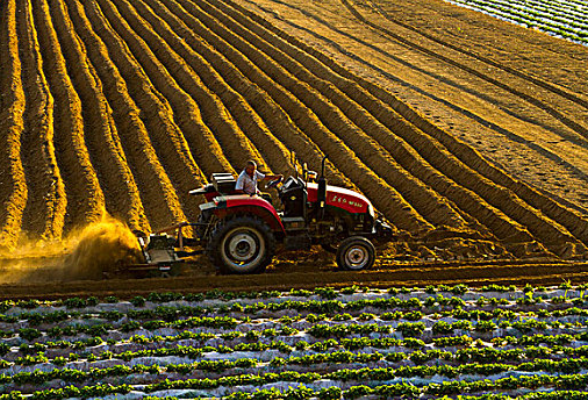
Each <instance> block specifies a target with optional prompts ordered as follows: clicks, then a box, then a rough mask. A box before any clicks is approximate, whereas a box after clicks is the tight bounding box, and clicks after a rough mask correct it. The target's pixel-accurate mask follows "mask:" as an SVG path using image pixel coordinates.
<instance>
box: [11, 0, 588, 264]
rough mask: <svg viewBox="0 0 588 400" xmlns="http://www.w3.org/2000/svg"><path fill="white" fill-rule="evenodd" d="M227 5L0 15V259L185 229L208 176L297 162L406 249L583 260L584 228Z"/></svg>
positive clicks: (378, 92)
mask: <svg viewBox="0 0 588 400" xmlns="http://www.w3.org/2000/svg"><path fill="white" fill-rule="evenodd" d="M279 3H281V2H279ZM240 4H243V3H239V2H235V1H232V0H164V1H157V0H136V1H129V0H113V1H110V0H97V1H94V2H82V1H79V0H65V1H63V2H61V1H59V0H42V1H40V2H38V3H36V2H35V4H34V7H33V4H32V2H31V1H30V0H28V1H24V2H16V1H15V0H10V1H7V2H5V3H3V4H2V6H1V7H2V8H0V10H1V12H2V13H1V15H0V18H1V19H0V23H1V25H0V29H1V31H0V39H1V43H0V46H2V47H1V52H2V55H3V57H1V59H0V68H1V71H2V76H0V90H1V91H2V97H1V98H0V130H1V132H0V141H1V142H0V144H1V146H0V149H1V151H2V152H3V153H2V157H0V168H1V170H2V176H1V177H0V201H1V202H2V207H1V208H0V232H2V233H3V234H2V239H0V245H3V244H5V245H6V244H7V245H13V244H14V243H15V242H16V240H17V238H18V236H19V234H20V230H21V228H22V230H23V231H24V233H23V234H24V235H29V234H30V235H38V236H42V237H43V238H45V239H54V238H60V237H61V236H62V235H63V234H67V233H68V232H69V231H70V230H71V229H72V228H74V226H76V225H82V224H84V223H88V222H92V221H94V220H97V219H98V218H99V217H100V216H101V215H102V214H103V213H104V212H108V213H110V214H113V215H115V216H118V217H121V218H122V219H124V220H125V221H126V222H127V223H128V224H129V225H130V227H131V228H132V229H135V230H140V231H143V232H148V231H150V230H155V229H157V228H161V227H164V226H167V225H170V224H171V223H174V222H180V221H182V220H186V219H188V220H190V221H195V220H196V219H197V214H198V207H197V204H198V202H200V201H201V200H202V199H198V198H194V197H192V196H190V195H189V193H188V192H189V191H190V190H192V189H194V188H196V187H198V186H199V185H201V184H203V183H205V182H206V178H207V177H208V176H210V174H212V173H213V172H223V171H224V172H231V173H237V172H239V171H240V169H241V168H242V167H243V165H244V163H245V161H246V160H247V159H254V160H256V161H257V162H258V163H259V164H261V165H262V166H263V169H265V170H267V171H268V172H275V173H283V174H289V173H291V172H292V171H293V168H294V166H293V165H292V164H291V161H290V152H291V151H294V152H296V153H297V154H298V155H299V156H300V157H301V158H302V161H303V162H308V163H309V165H310V167H311V169H315V170H318V169H319V168H320V161H321V159H322V157H323V156H325V155H326V156H328V158H329V161H328V163H327V174H328V177H329V179H330V182H331V183H332V184H333V183H334V184H339V185H343V186H346V187H349V188H352V189H354V190H357V191H360V192H362V193H363V194H365V195H366V196H368V197H369V198H370V200H371V201H372V202H373V203H374V205H375V207H376V208H377V209H378V210H379V211H381V212H383V213H384V215H385V216H386V217H387V218H388V219H389V220H390V222H391V223H392V224H393V225H394V227H395V228H397V229H399V230H401V231H404V232H408V233H409V234H410V235H412V238H411V239H409V241H412V242H411V243H410V244H411V245H414V246H413V247H418V246H420V244H421V243H422V242H427V241H429V242H430V243H429V245H430V247H434V246H435V244H431V243H433V242H435V243H437V242H439V241H443V240H445V239H450V240H449V241H451V240H453V239H454V242H455V243H457V242H460V243H461V240H462V239H464V240H465V239H473V240H474V241H479V243H485V244H484V245H481V247H484V246H486V244H488V243H494V244H496V246H497V247H499V248H500V249H501V250H502V249H503V248H504V249H506V251H507V252H510V253H511V254H512V255H515V256H529V255H556V256H560V257H564V258H572V257H580V256H582V255H585V254H587V253H588V248H587V247H586V246H587V245H588V224H587V222H588V219H587V218H586V217H585V216H583V215H581V214H580V213H579V212H577V211H575V210H572V209H569V208H566V207H565V206H563V205H561V204H560V203H558V202H556V201H555V200H553V199H552V198H550V197H549V196H548V195H546V194H543V193H541V192H539V191H538V190H536V189H534V188H532V187H531V186H529V185H527V184H525V183H524V182H522V181H520V180H517V179H515V178H514V177H512V176H510V175H509V174H508V173H507V172H505V171H503V170H501V169H499V168H497V167H496V166H495V165H493V164H492V163H490V162H489V161H487V160H486V159H485V158H484V157H483V156H481V155H480V154H479V153H478V152H477V151H476V150H475V149H474V148H473V147H471V146H469V145H467V144H466V143H465V142H462V141H461V140H460V139H459V138H457V137H456V136H454V135H452V134H451V133H449V132H448V131H445V130H444V129H441V128H440V127H438V126H436V125H435V124H434V123H433V122H431V121H430V120H429V119H427V118H426V117H425V116H423V115H421V114H420V113H419V112H417V111H416V110H415V109H414V108H411V107H410V106H409V105H408V104H407V103H405V102H403V101H402V100H400V99H399V98H398V97H396V96H394V95H393V94H392V93H390V92H389V91H387V90H385V89H384V88H383V87H381V86H378V85H377V84H375V83H373V82H372V81H368V80H367V79H364V78H362V77H360V76H358V75H357V74H355V73H354V72H352V70H349V69H346V68H345V67H344V66H342V65H340V64H338V63H337V62H336V61H335V60H334V59H333V58H331V57H330V56H328V55H327V53H326V52H321V51H320V50H319V48H318V47H317V48H313V47H310V46H309V45H307V44H306V43H305V42H303V41H302V40H300V39H299V38H296V37H293V36H291V35H289V34H287V33H286V32H285V31H283V30H280V29H279V28H278V27H276V26H273V25H272V24H271V23H270V22H268V21H267V20H265V19H264V18H263V17H262V16H261V14H257V13H255V12H253V11H251V10H249V9H248V8H247V7H245V6H242V5H240ZM344 5H345V6H346V7H347V8H348V9H349V10H350V11H351V12H352V13H353V15H355V18H356V19H357V18H359V20H360V22H361V23H363V24H368V25H369V21H367V20H366V19H365V18H363V17H362V14H361V13H360V11H358V9H356V8H355V7H354V4H352V3H350V2H347V1H345V2H344ZM339 6H341V7H343V6H342V5H340V4H339ZM362 10H363V9H362ZM391 23H392V22H391ZM394 32H395V31H394ZM394 32H392V31H390V32H387V31H386V30H385V29H384V30H382V34H383V35H385V36H386V35H387V36H386V37H390V38H392V39H393V38H394ZM429 36H430V35H429ZM427 38H428V37H427ZM396 39H398V38H396ZM429 39H430V38H429ZM431 40H432V39H431ZM433 42H435V41H433ZM403 43H404V44H405V45H407V46H412V47H411V48H414V49H416V50H418V51H423V52H425V53H426V54H429V55H430V56H431V57H435V58H436V59H437V61H438V62H447V63H448V64H450V65H452V67H456V68H461V70H462V72H467V73H470V74H473V75H475V76H476V77H478V78H480V79H485V80H486V81H487V83H490V84H494V85H495V86H497V87H501V88H503V89H505V90H509V91H510V92H511V94H512V95H514V96H519V97H520V98H521V99H522V100H523V101H526V102H530V103H531V104H534V105H535V106H537V107H539V106H540V104H539V103H541V104H543V102H544V98H543V97H537V98H535V97H533V96H531V95H529V94H527V92H526V90H527V89H524V90H523V89H521V90H520V91H517V90H515V89H514V88H512V87H510V86H508V83H502V81H500V80H499V78H498V77H496V78H493V77H490V76H488V75H486V73H485V72H480V71H478V69H477V68H478V67H479V65H478V64H479V63H482V64H483V63H484V62H485V60H484V59H483V58H480V57H478V58H476V60H477V61H476V63H475V67H474V64H470V63H469V61H467V62H466V61H463V62H462V61H459V60H457V59H453V57H454V56H455V54H456V53H459V52H460V51H459V49H458V48H457V47H456V46H454V45H451V46H453V47H451V49H452V52H451V53H448V54H447V55H443V54H440V53H439V51H438V46H442V45H443V43H441V42H439V41H436V42H435V47H434V49H433V48H429V47H428V44H427V45H425V44H423V45H418V44H416V43H413V39H412V38H407V39H406V40H405V41H404V42H403ZM462 53H463V52H462ZM4 55H6V56H4ZM466 55H467V54H464V56H466ZM474 58H475V57H474ZM493 67H496V66H495V65H493ZM504 72H505V73H510V72H509V71H506V70H504ZM517 76H519V77H521V76H522V75H521V74H519V75H517ZM500 79H502V78H500ZM521 79H522V78H521ZM537 79H538V78H537ZM505 82H506V81H505ZM540 86H542V87H543V89H545V90H547V91H548V90H549V87H550V86H549V85H540ZM556 92H557V90H555V91H552V94H553V93H556ZM559 92H562V93H564V92H565V93H567V90H564V89H561V90H560V91H559ZM558 95H559V94H558ZM538 96H539V95H538ZM550 96H551V94H550ZM570 96H571V95H568V96H567V97H568V98H569V99H568V100H570V99H571V97H570ZM564 97H565V96H564ZM546 98H547V97H546ZM578 104H579V103H578ZM540 108H541V107H540ZM543 109H545V110H544V111H546V112H547V113H550V114H552V115H554V117H555V118H556V119H557V118H559V116H560V114H559V112H558V111H555V109H552V108H549V109H547V108H545V107H543ZM550 110H551V111H550ZM562 112H563V111H562ZM558 120H559V121H560V122H561V123H563V124H565V125H568V127H569V128H570V129H572V130H574V129H575V130H576V131H577V133H578V134H580V135H581V134H582V133H583V130H582V129H584V128H583V125H582V126H580V125H581V124H580V125H577V123H576V122H574V121H571V120H570V121H568V120H563V119H562V118H559V119H558ZM402 236H403V237H406V236H405V235H402ZM413 242H414V243H413ZM407 246H408V244H407ZM425 246H427V243H425ZM464 246H466V245H464ZM466 247H467V246H466ZM489 247H493V246H489ZM485 248H488V247H485ZM503 254H505V253H504V252H503Z"/></svg>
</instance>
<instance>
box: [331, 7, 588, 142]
mask: <svg viewBox="0 0 588 400" xmlns="http://www.w3.org/2000/svg"><path fill="white" fill-rule="evenodd" d="M341 2H342V3H343V4H344V5H345V7H346V8H347V9H348V10H349V12H351V13H352V14H353V16H355V17H356V18H357V19H358V20H359V21H361V22H362V23H364V24H366V25H367V26H369V27H371V28H373V29H375V30H377V31H379V32H382V33H384V34H385V35H389V36H391V37H392V38H394V39H395V40H398V41H400V42H401V43H403V44H405V45H407V46H409V47H411V48H413V49H416V50H418V51H420V52H423V53H425V54H427V55H429V56H431V57H434V58H437V59H439V60H441V61H443V62H446V63H448V64H450V65H453V66H455V67H457V68H459V69H461V70H463V71H465V72H468V73H470V74H472V75H475V76H477V77H478V78H481V79H483V80H485V81H487V82H489V83H491V84H493V85H495V86H497V87H499V88H501V89H504V90H506V91H508V92H510V93H512V94H514V95H516V96H518V97H520V98H521V99H522V100H524V101H527V102H528V103H530V104H532V105H534V106H535V107H538V108H540V109H541V110H543V111H545V112H547V113H549V114H550V115H551V116H552V117H554V118H555V119H557V120H559V121H560V122H562V123H563V124H564V125H566V126H567V127H568V128H570V129H572V130H573V131H575V132H577V133H578V134H580V135H582V136H584V137H585V138H588V128H586V127H585V126H583V125H581V124H579V123H578V122H577V121H575V120H573V119H571V118H569V117H568V116H566V115H564V114H562V113H561V112H559V111H558V110H556V109H555V108H553V107H551V106H550V105H548V104H546V103H545V102H543V101H541V100H540V99H538V98H537V97H535V96H533V95H530V94H528V93H525V92H522V91H521V90H518V89H516V88H514V87H511V86H509V85H508V84H505V83H503V82H501V81H499V80H497V79H495V78H493V77H491V76H488V75H486V74H484V73H482V72H480V71H478V70H476V69H474V68H471V67H469V66H467V65H465V64H464V63H463V62H460V61H456V60H455V59H452V58H450V57H448V56H446V55H443V54H439V53H438V52H436V51H433V50H430V49H429V48H427V47H426V46H424V45H421V44H418V43H415V42H413V41H411V40H408V39H406V38H405V37H403V36H401V35H399V34H396V33H394V32H392V31H391V30H390V29H387V28H384V27H382V26H379V25H377V24H375V23H374V22H372V21H370V20H369V19H367V18H365V17H364V16H363V15H362V14H361V13H360V12H359V11H357V9H356V8H355V6H354V5H353V3H352V2H351V1H350V0H341Z"/></svg>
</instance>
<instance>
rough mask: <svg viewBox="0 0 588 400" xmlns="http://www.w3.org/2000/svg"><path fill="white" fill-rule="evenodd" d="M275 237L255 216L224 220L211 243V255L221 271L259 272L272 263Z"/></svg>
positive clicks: (217, 228)
mask: <svg viewBox="0 0 588 400" xmlns="http://www.w3.org/2000/svg"><path fill="white" fill-rule="evenodd" d="M275 247H276V239H275V237H274V234H273V232H272V231H271V229H270V227H269V226H268V225H267V224H266V223H265V222H263V221H261V220H259V219H257V218H252V217H237V218H233V219H231V220H229V221H226V222H221V223H219V224H218V225H217V227H216V228H215V229H214V231H213V232H212V235H211V237H210V241H209V242H208V249H207V252H208V255H209V258H210V260H211V261H212V263H213V264H214V265H215V266H216V267H218V268H219V269H220V271H221V273H228V274H251V273H260V272H263V271H264V270H265V267H267V265H268V264H269V263H271V261H272V258H273V256H274V252H275Z"/></svg>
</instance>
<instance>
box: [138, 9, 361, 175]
mask: <svg viewBox="0 0 588 400" xmlns="http://www.w3.org/2000/svg"><path fill="white" fill-rule="evenodd" d="M143 4H144V3H143V2H138V3H136V6H137V7H138V8H139V11H143V12H142V15H143V16H144V17H145V18H148V19H149V20H151V21H156V22H157V23H159V24H161V26H162V29H161V34H162V36H163V37H164V38H165V39H166V40H167V41H168V43H170V45H171V46H172V47H173V49H174V50H175V51H176V52H177V53H178V54H179V55H181V56H182V57H183V58H184V59H185V60H186V61H187V62H188V63H189V65H190V66H191V67H192V68H193V70H195V71H198V72H199V75H200V76H201V77H202V83H204V84H206V87H210V88H211V90H212V91H215V92H217V91H219V89H220V92H221V94H222V93H225V92H237V95H241V96H242V98H243V99H244V100H245V101H246V102H247V103H248V104H249V105H250V106H251V107H252V108H253V109H254V111H255V112H256V113H257V114H258V115H259V116H260V118H262V122H263V123H264V124H265V125H266V126H267V127H268V128H269V129H270V130H271V132H272V134H273V135H275V137H276V139H278V140H279V141H280V142H281V143H283V145H284V146H285V147H287V148H288V149H290V150H292V151H294V152H296V153H297V154H298V155H299V156H300V157H302V158H303V159H304V160H305V161H308V162H309V165H310V167H311V168H313V169H315V170H318V167H319V166H320V160H321V159H322V157H323V156H324V153H323V152H322V151H321V150H320V148H319V147H318V146H316V145H315V144H314V143H313V142H312V141H310V140H309V139H308V137H306V136H305V135H304V133H303V132H302V131H300V130H299V129H298V128H297V127H296V125H294V124H293V123H292V121H291V120H290V118H289V116H288V115H287V114H286V113H285V112H284V110H283V109H282V108H281V107H280V106H279V105H278V104H276V103H275V102H274V101H273V99H272V98H271V97H270V96H269V95H268V94H267V92H265V91H263V90H261V89H260V88H259V87H258V86H256V85H255V84H254V83H253V82H251V80H249V79H248V78H247V77H246V76H245V75H243V73H242V71H241V70H240V69H239V68H237V67H236V65H235V64H233V63H231V62H230V61H228V60H227V59H226V57H225V55H224V54H223V53H224V52H220V51H218V50H216V49H215V48H214V47H212V46H210V45H209V44H208V43H207V42H205V41H204V40H203V39H202V38H201V37H200V36H197V35H196V34H195V33H194V32H195V31H196V30H197V29H198V28H201V27H202V25H201V23H200V22H199V21H198V20H197V19H195V18H194V17H192V16H190V15H189V14H187V13H186V12H185V10H184V9H183V8H182V7H181V6H180V5H178V4H177V3H171V4H167V5H163V4H162V3H159V2H149V6H150V7H152V8H149V7H148V6H147V5H145V6H142V5H143ZM167 7H169V8H170V9H171V10H174V11H175V12H179V15H180V16H181V17H182V18H184V20H182V19H180V17H179V16H177V15H175V14H173V13H172V12H171V10H170V9H168V8H167ZM149 10H151V11H149ZM162 20H163V21H162ZM160 21H161V22H160ZM178 36H179V37H181V38H182V39H181V40H179V39H178ZM240 61H242V62H245V63H247V62H248V63H249V64H250V65H251V67H252V68H256V67H255V66H253V65H252V64H251V63H250V62H249V60H247V59H246V58H244V57H241V59H240ZM240 65H241V64H240ZM223 81H224V82H223ZM227 85H229V87H227ZM196 87H197V86H196ZM219 134H220V133H219ZM280 147H281V146H280ZM327 171H329V172H330V175H331V176H332V177H335V181H336V182H338V183H344V184H346V185H348V186H351V185H352V184H351V183H350V182H349V180H347V179H346V178H345V177H344V176H343V175H341V173H340V172H339V171H337V170H336V169H335V168H333V167H332V164H331V163H328V164H327Z"/></svg>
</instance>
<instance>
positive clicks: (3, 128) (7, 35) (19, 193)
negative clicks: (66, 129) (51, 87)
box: [0, 0, 28, 247]
mask: <svg viewBox="0 0 588 400" xmlns="http://www.w3.org/2000/svg"><path fill="white" fill-rule="evenodd" d="M16 25H17V21H16V1H15V0H11V1H6V2H3V3H2V5H0V54H2V55H3V56H2V60H1V61H0V71H2V72H1V73H0V93H1V96H0V151H1V153H0V171H2V174H1V175H0V204H2V206H1V208H0V238H1V239H0V247H9V246H11V245H13V244H14V242H15V241H16V239H17V238H18V236H19V233H20V230H21V225H22V215H23V210H24V208H25V206H26V202H27V196H28V190H27V184H26V178H25V174H24V167H23V163H22V159H21V147H22V145H21V137H22V134H23V130H24V127H25V122H24V119H23V115H24V110H25V94H24V89H23V84H22V77H21V71H22V68H21V62H20V55H19V51H18V48H19V40H18V35H17V33H16Z"/></svg>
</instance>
